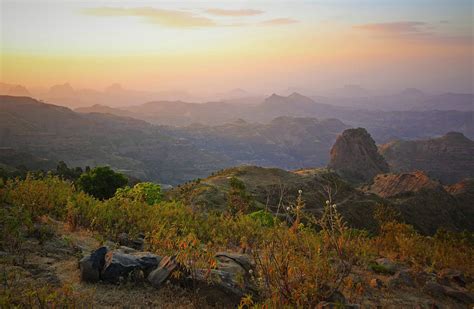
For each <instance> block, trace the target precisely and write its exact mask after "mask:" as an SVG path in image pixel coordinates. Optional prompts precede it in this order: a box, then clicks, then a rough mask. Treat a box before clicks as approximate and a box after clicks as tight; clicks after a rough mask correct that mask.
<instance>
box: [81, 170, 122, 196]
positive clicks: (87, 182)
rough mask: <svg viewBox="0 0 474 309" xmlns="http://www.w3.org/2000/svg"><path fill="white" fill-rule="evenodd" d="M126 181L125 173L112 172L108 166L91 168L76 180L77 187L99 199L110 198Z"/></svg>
mask: <svg viewBox="0 0 474 309" xmlns="http://www.w3.org/2000/svg"><path fill="white" fill-rule="evenodd" d="M127 183H128V179H127V177H126V176H125V175H123V174H121V173H117V172H114V171H113V170H112V169H111V168H110V167H108V166H100V167H96V168H93V169H91V170H89V172H87V173H84V174H82V175H81V177H79V179H78V180H77V185H78V186H79V188H81V189H82V190H83V191H84V192H86V193H88V194H90V195H92V196H94V197H96V198H98V199H101V200H105V199H108V198H111V197H112V196H114V194H115V191H117V189H118V188H123V187H125V186H126V185H127Z"/></svg>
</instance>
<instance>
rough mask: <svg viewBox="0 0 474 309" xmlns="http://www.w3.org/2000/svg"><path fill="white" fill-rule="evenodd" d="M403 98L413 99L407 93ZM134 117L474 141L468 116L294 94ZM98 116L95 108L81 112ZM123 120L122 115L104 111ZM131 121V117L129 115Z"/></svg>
mask: <svg viewBox="0 0 474 309" xmlns="http://www.w3.org/2000/svg"><path fill="white" fill-rule="evenodd" d="M407 95H409V96H413V95H415V96H416V94H412V93H411V92H410V93H408V94H407ZM122 109H123V110H127V111H129V112H132V113H133V117H137V118H140V119H143V120H146V121H148V122H151V123H155V124H162V125H173V126H187V125H190V124H193V123H201V124H203V125H221V124H225V123H228V122H233V121H235V120H237V119H239V118H240V119H243V120H245V121H248V122H261V123H268V122H270V121H271V120H272V119H274V118H277V117H281V116H293V117H314V118H318V119H323V118H336V119H339V120H341V121H343V122H344V123H346V124H347V125H349V126H353V127H364V128H366V129H368V130H369V132H370V133H371V135H372V136H373V137H374V139H375V140H376V141H377V142H379V143H385V142H388V141H390V140H393V139H420V138H429V137H432V136H436V135H442V134H444V133H446V132H449V131H458V132H462V133H464V134H465V135H466V136H468V137H471V138H474V124H473V121H472V119H473V116H474V112H473V111H456V110H426V111H383V110H369V109H367V108H364V109H362V108H355V107H347V106H335V105H331V104H323V103H318V102H315V101H314V100H312V99H310V98H308V97H305V96H303V95H301V94H298V93H293V94H291V95H289V96H280V95H276V94H273V95H271V96H269V97H267V98H266V99H265V100H264V101H263V102H262V103H260V104H257V105H242V104H231V103H223V102H209V103H201V104H198V103H187V102H182V101H162V102H149V103H145V104H142V105H138V106H131V107H124V108H122ZM87 111H98V110H97V108H95V109H94V108H89V109H81V112H87ZM107 112H109V113H114V114H117V115H123V111H122V110H120V111H118V110H117V111H115V110H113V109H110V110H108V111H107ZM130 116H132V114H130Z"/></svg>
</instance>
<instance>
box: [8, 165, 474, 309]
mask: <svg viewBox="0 0 474 309" xmlns="http://www.w3.org/2000/svg"><path fill="white" fill-rule="evenodd" d="M229 176H235V177H238V178H239V179H241V180H242V181H245V183H246V184H247V185H248V187H249V188H250V187H253V188H255V185H257V187H258V185H259V184H262V185H263V186H268V185H270V184H272V183H274V182H275V181H278V180H285V181H288V184H293V185H296V186H297V187H300V186H299V185H298V184H297V183H298V182H300V183H301V181H300V180H301V179H305V183H306V184H311V183H314V184H323V183H330V184H331V185H332V186H333V188H335V187H334V185H336V184H337V185H338V188H339V189H340V190H338V191H337V192H338V193H342V195H347V194H349V195H353V196H356V195H357V196H365V195H364V193H363V192H361V191H357V192H356V190H355V189H351V188H348V187H346V186H345V185H344V183H343V182H341V181H338V179H337V176H336V178H334V176H335V175H334V174H332V175H331V173H328V172H327V171H324V170H302V171H298V172H294V173H289V172H284V171H281V170H276V169H262V168H254V167H248V168H237V169H229V170H226V171H223V172H221V173H219V174H217V175H214V176H211V177H209V178H208V179H206V180H204V181H205V182H207V183H208V184H211V183H212V184H214V185H216V186H217V185H218V183H219V182H221V183H222V184H224V183H225V182H226V180H227V181H228V177H229ZM259 176H260V177H263V178H258V177H259ZM262 180H263V181H262ZM234 183H235V181H234ZM196 184H197V183H195V184H194V185H196ZM301 184H302V183H301ZM140 185H141V184H139V185H137V186H135V187H134V188H133V190H134V191H133V193H131V192H130V191H128V192H129V193H127V191H120V192H117V193H115V194H114V195H113V196H112V197H110V198H109V199H107V200H98V199H95V198H94V197H92V196H90V195H88V194H87V193H85V192H84V191H82V190H81V189H80V188H78V187H77V186H75V185H73V184H72V183H70V182H68V181H65V180H62V179H60V178H58V177H53V176H51V175H49V176H45V177H27V178H26V179H24V180H21V179H15V180H11V181H9V182H7V183H0V213H1V216H0V229H1V231H2V233H0V264H1V265H2V272H3V287H2V289H0V303H1V304H2V306H3V307H6V308H11V307H28V308H30V307H33V308H36V307H48V308H49V307H61V308H62V307H90V306H94V307H123V306H127V307H128V306H130V307H159V308H162V307H163V308H177V307H178V308H196V307H197V308H231V307H232V308H233V307H237V306H239V304H240V305H242V304H246V306H254V305H255V306H263V307H278V308H280V307H290V308H293V307H299V305H302V307H304V308H306V307H307V308H313V307H316V308H318V307H323V308H325V307H339V306H342V305H344V306H345V307H350V308H353V307H369V308H372V307H376V306H382V307H388V308H392V307H397V308H399V307H401V308H411V307H416V306H422V307H424V308H425V307H428V308H429V307H433V306H436V307H440V308H465V307H466V306H470V305H471V304H472V303H473V302H474V295H473V293H472V287H471V285H472V283H473V282H474V277H473V276H474V268H473V262H472V259H470V257H471V256H472V254H473V252H474V248H473V243H472V238H471V237H472V236H471V234H469V233H453V232H449V231H440V232H438V233H437V234H436V235H434V236H432V237H427V236H424V235H422V234H419V233H417V232H416V231H415V230H414V229H413V227H412V226H410V225H406V224H404V223H401V222H398V221H393V220H392V219H393V218H391V217H390V209H389V208H383V209H381V210H382V211H384V212H385V213H383V216H382V217H378V219H377V220H373V219H372V220H373V221H374V222H376V226H374V227H373V228H372V229H371V232H370V233H369V232H368V231H364V230H354V229H351V228H350V227H348V226H346V225H345V224H344V222H345V220H346V219H345V216H346V215H350V209H351V208H357V209H358V211H357V213H360V208H363V207H361V206H363V205H358V201H357V200H354V201H352V202H350V203H348V204H346V203H345V200H343V201H340V203H338V204H337V205H336V204H333V205H331V203H328V204H326V205H325V208H324V210H321V211H319V213H318V216H317V219H312V218H309V217H307V216H302V214H301V213H300V211H301V210H303V211H304V210H305V209H306V207H305V206H304V204H305V198H306V197H310V196H311V195H310V194H306V195H305V198H302V197H301V196H298V197H297V199H296V201H295V202H294V203H287V201H286V199H285V201H284V203H283V205H282V207H281V208H282V212H281V213H280V214H283V215H280V216H278V217H273V216H272V215H271V214H269V213H268V212H264V211H263V212H262V211H260V212H252V211H253V210H249V211H248V212H245V213H241V212H238V213H234V214H231V213H229V212H228V210H226V211H225V212H224V213H216V212H214V211H196V209H195V208H192V207H190V206H188V204H187V202H186V201H172V202H167V201H163V200H155V201H154V202H152V203H151V204H149V203H148V202H147V201H146V200H143V199H141V197H142V195H143V194H146V193H145V192H144V191H140V190H139V189H138V188H140V187H141V186H140ZM188 185H189V184H188ZM191 185H193V184H191ZM198 185H200V184H198ZM239 186H240V185H239ZM234 189H235V187H234ZM305 190H307V191H306V192H308V193H310V192H311V191H309V190H310V188H309V187H307V188H305ZM453 190H454V191H456V192H457V193H456V194H458V193H460V191H462V190H461V189H460V188H456V189H453ZM234 193H235V192H234ZM291 193H293V192H292V191H291ZM313 193H316V194H317V191H313ZM136 194H138V195H136ZM240 194H242V192H240V193H239V195H240ZM296 194H299V193H298V192H296ZM289 195H292V194H289ZM333 196H334V197H337V198H336V200H337V201H339V200H338V198H339V197H340V196H341V195H339V194H334V195H333ZM234 197H236V196H235V195H234ZM369 197H370V198H371V199H372V200H374V197H373V196H371V195H369ZM336 200H334V201H336ZM334 201H333V202H334ZM234 202H236V203H239V201H238V199H235V200H231V201H230V206H229V207H230V208H231V207H232V205H234V204H233V203H234ZM365 205H367V204H365ZM342 209H344V213H345V215H344V216H343V217H341V215H340V212H339V210H341V211H342ZM310 211H311V209H310ZM425 212H426V211H425ZM379 213H380V211H379ZM321 214H322V216H321ZM428 215H429V214H428ZM366 219H367V218H366ZM387 219H388V220H387ZM365 223H366V224H367V222H365ZM349 224H351V225H352V224H354V221H352V220H351V219H349ZM440 227H442V226H440ZM281 265H284V266H283V267H282V266H281ZM285 265H286V266H285ZM293 274H296V275H293ZM301 296H304V297H301Z"/></svg>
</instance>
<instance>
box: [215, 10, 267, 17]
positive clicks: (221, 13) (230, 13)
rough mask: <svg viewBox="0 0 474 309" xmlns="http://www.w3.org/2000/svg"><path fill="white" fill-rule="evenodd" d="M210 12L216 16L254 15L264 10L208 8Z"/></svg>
mask: <svg viewBox="0 0 474 309" xmlns="http://www.w3.org/2000/svg"><path fill="white" fill-rule="evenodd" d="M206 12H207V13H208V14H212V15H216V16H254V15H259V14H263V11H260V10H252V9H242V10H226V9H207V10H206Z"/></svg>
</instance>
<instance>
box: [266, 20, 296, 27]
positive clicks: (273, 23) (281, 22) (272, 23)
mask: <svg viewBox="0 0 474 309" xmlns="http://www.w3.org/2000/svg"><path fill="white" fill-rule="evenodd" d="M297 22H298V21H297V20H296V19H292V18H274V19H269V20H265V21H262V22H261V23H260V24H261V25H263V26H278V25H288V24H294V23H297Z"/></svg>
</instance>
